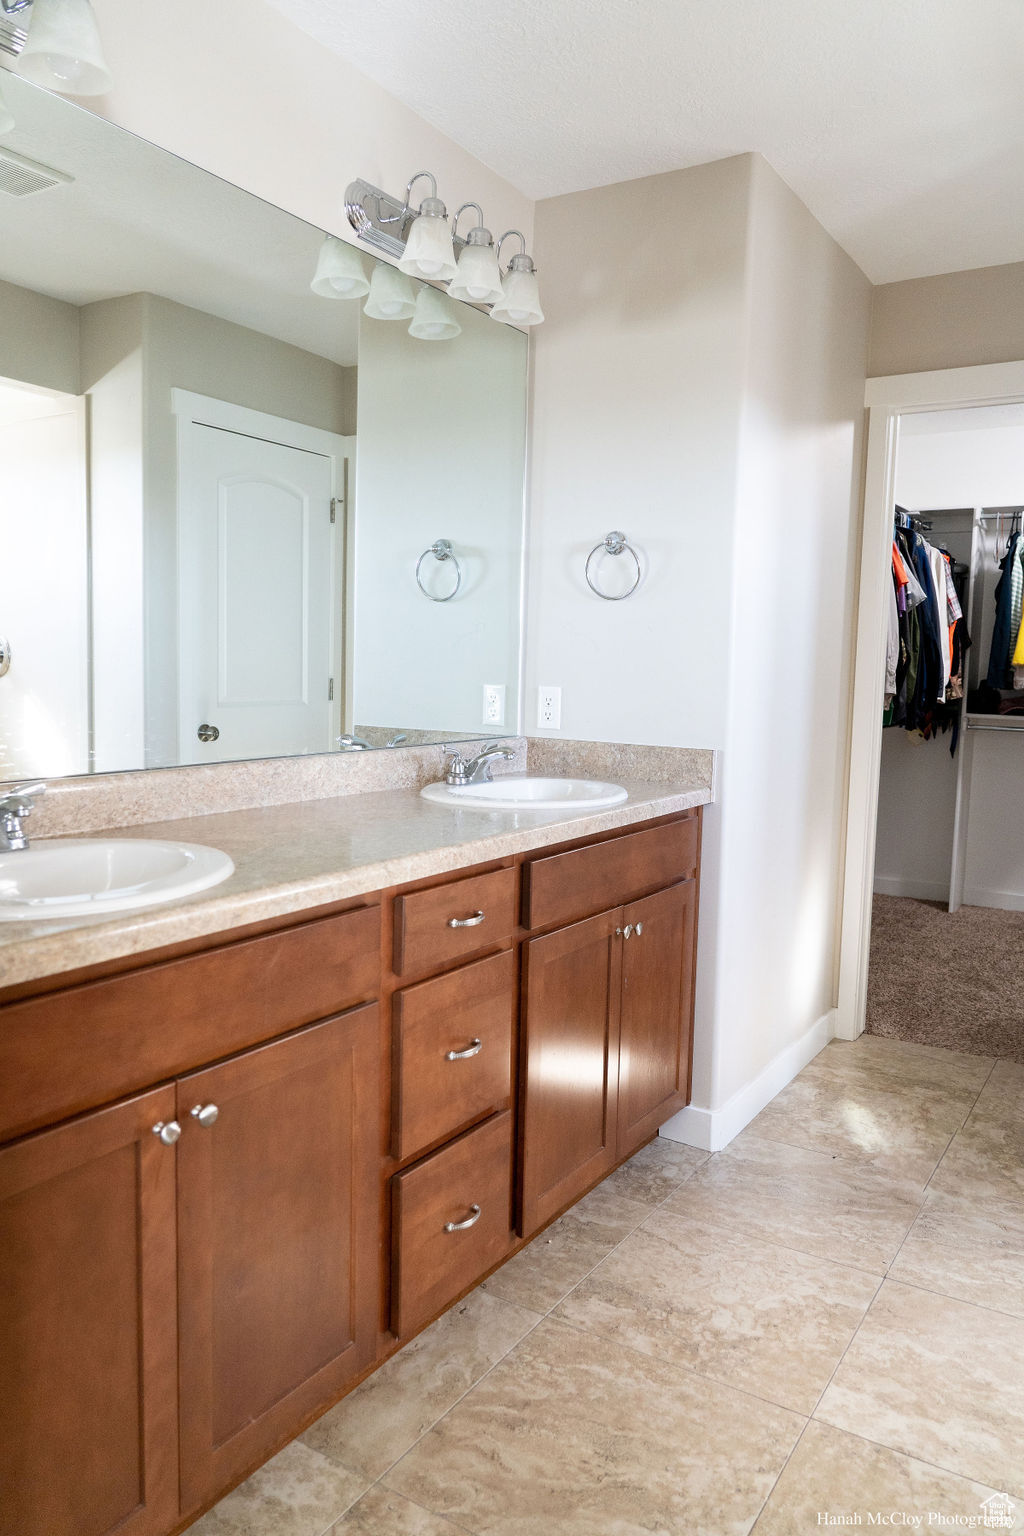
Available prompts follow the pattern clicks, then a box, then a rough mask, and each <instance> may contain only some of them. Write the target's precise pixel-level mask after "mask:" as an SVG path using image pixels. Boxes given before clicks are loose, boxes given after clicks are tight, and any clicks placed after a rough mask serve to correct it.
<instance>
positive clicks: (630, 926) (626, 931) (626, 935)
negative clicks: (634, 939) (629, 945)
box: [622, 923, 633, 939]
mask: <svg viewBox="0 0 1024 1536" xmlns="http://www.w3.org/2000/svg"><path fill="white" fill-rule="evenodd" d="M632 932H633V924H632V923H627V924H626V926H625V928H623V930H622V937H623V938H624V939H628V938H629V936H630V934H631V933H632Z"/></svg>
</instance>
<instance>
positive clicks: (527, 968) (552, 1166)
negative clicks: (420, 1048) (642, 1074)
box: [521, 908, 622, 1236]
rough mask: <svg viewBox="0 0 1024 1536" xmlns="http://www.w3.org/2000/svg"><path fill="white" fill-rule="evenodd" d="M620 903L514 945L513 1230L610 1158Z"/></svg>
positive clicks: (570, 1195) (576, 1188) (584, 1182)
mask: <svg viewBox="0 0 1024 1536" xmlns="http://www.w3.org/2000/svg"><path fill="white" fill-rule="evenodd" d="M621 915H622V914H621V908H618V909H616V910H615V911H614V912H602V913H599V914H598V916H597V917H591V918H588V919H587V920H586V921H585V922H582V923H573V924H572V925H571V926H570V927H568V928H560V929H558V931H557V932H556V933H549V934H545V935H544V936H543V937H542V938H539V939H531V940H530V941H529V942H528V943H527V944H524V946H523V968H524V976H523V990H524V999H525V1011H526V1030H525V1064H524V1072H523V1076H524V1085H525V1094H524V1109H523V1119H522V1164H521V1168H522V1176H521V1185H522V1202H523V1210H522V1231H523V1234H524V1236H525V1235H527V1234H528V1233H530V1232H535V1231H536V1230H537V1228H538V1227H539V1226H541V1225H542V1224H543V1223H544V1222H545V1221H547V1220H548V1219H549V1217H551V1216H553V1215H555V1213H556V1212H557V1211H560V1210H561V1209H562V1208H563V1207H564V1206H566V1205H568V1204H570V1202H571V1201H572V1200H574V1199H575V1198H576V1197H577V1196H578V1195H581V1194H582V1193H583V1191H584V1190H586V1189H589V1187H590V1186H591V1185H592V1184H594V1183H596V1182H597V1180H598V1179H600V1178H601V1177H602V1176H603V1175H604V1174H605V1173H607V1172H608V1170H609V1169H610V1168H611V1166H612V1164H613V1163H614V1162H615V1087H616V1071H617V1068H616V1063H617V1059H618V1048H619V980H620V973H621V952H622V944H621V941H620V939H619V938H618V937H617V936H616V930H617V929H618V927H619V926H620V922H621Z"/></svg>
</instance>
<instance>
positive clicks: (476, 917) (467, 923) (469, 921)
mask: <svg viewBox="0 0 1024 1536" xmlns="http://www.w3.org/2000/svg"><path fill="white" fill-rule="evenodd" d="M483 920H484V915H483V913H482V912H474V913H473V916H472V917H450V918H449V919H448V927H449V928H479V926H480V924H481V923H482V922H483Z"/></svg>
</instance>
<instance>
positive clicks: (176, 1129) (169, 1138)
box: [153, 1120, 181, 1147]
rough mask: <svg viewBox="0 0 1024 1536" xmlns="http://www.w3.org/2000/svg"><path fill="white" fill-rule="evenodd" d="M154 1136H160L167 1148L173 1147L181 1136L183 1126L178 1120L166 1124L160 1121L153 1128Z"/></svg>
mask: <svg viewBox="0 0 1024 1536" xmlns="http://www.w3.org/2000/svg"><path fill="white" fill-rule="evenodd" d="M153 1135H154V1136H159V1137H160V1140H161V1141H162V1142H163V1144H164V1146H165V1147H173V1146H174V1143H175V1142H176V1141H177V1139H178V1137H179V1136H180V1135H181V1126H180V1125H179V1124H178V1122H177V1120H168V1121H167V1122H166V1123H165V1122H164V1121H163V1120H158V1121H157V1123H156V1125H154V1127H153Z"/></svg>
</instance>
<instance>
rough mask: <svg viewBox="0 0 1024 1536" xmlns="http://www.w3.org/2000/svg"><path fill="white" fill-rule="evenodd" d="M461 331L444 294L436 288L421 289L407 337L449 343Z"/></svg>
mask: <svg viewBox="0 0 1024 1536" xmlns="http://www.w3.org/2000/svg"><path fill="white" fill-rule="evenodd" d="M461 330H462V326H461V325H460V324H459V322H458V321H457V320H456V318H455V315H454V313H453V312H452V307H451V305H450V304H449V303H448V300H447V299H446V298H445V296H444V294H443V293H438V291H437V289H436V288H421V289H420V291H419V295H418V297H417V299H416V311H415V313H414V315H413V317H412V324H411V325H410V327H409V335H410V336H415V337H417V338H418V339H419V340H420V341H451V340H452V339H453V337H455V336H458V334H459V332H460V331H461Z"/></svg>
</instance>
